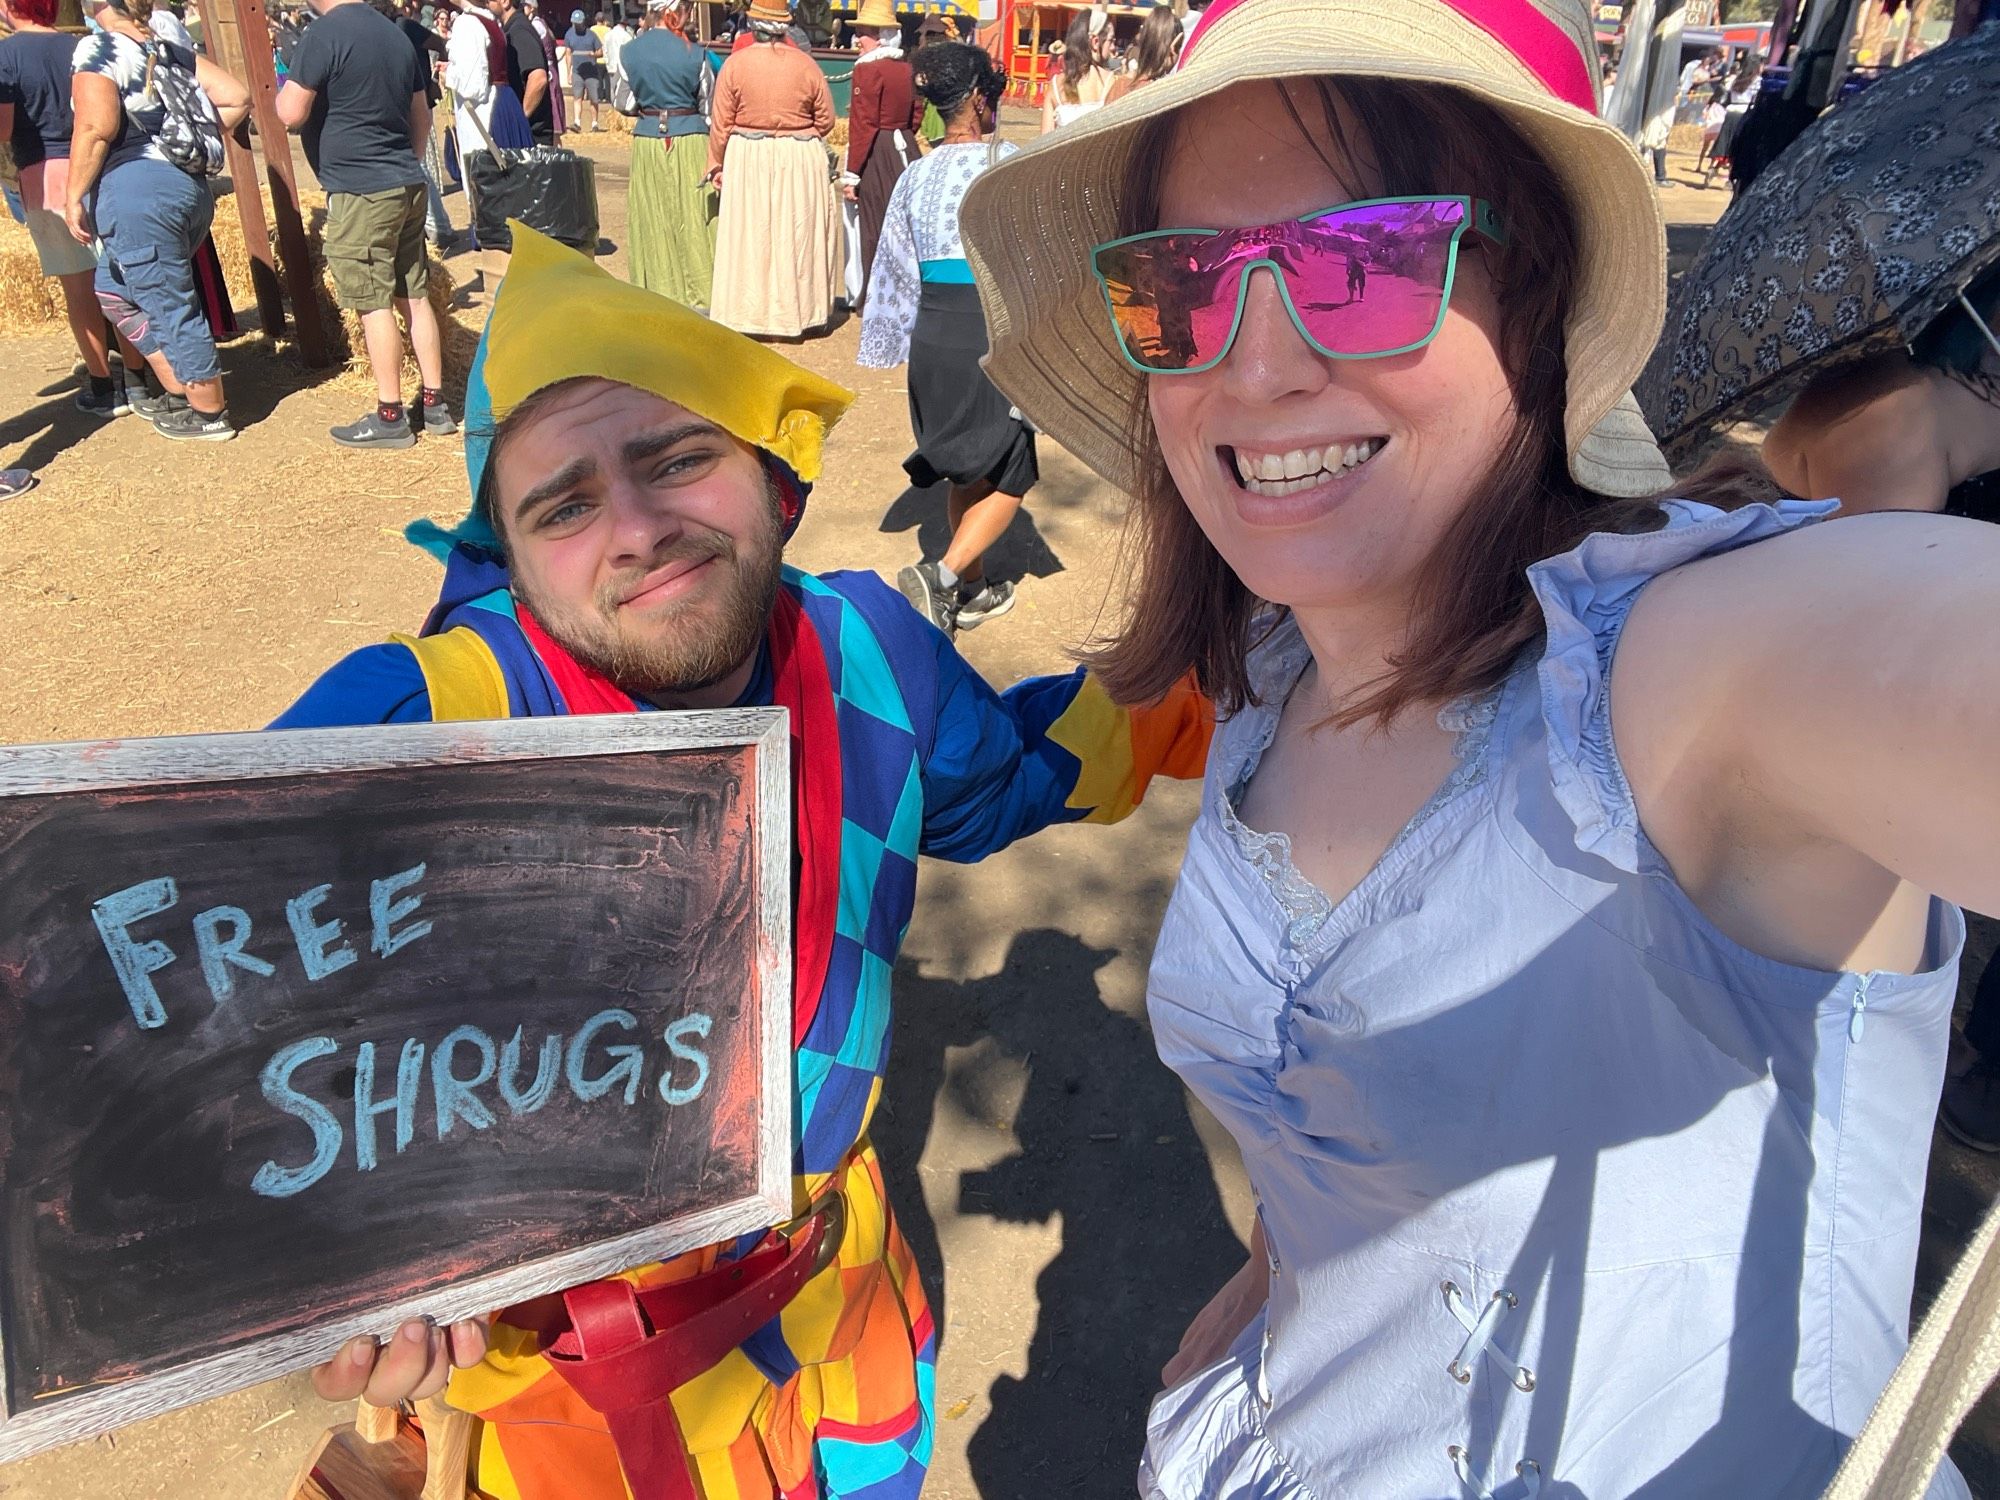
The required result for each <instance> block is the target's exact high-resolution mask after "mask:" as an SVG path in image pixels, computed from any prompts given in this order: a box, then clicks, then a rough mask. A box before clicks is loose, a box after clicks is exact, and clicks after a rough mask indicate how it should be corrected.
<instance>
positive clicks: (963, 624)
mask: <svg viewBox="0 0 2000 1500" xmlns="http://www.w3.org/2000/svg"><path fill="white" fill-rule="evenodd" d="M1013 607H1014V585H1013V584H1011V583H988V584H982V585H981V586H980V589H979V592H978V593H976V594H965V593H961V594H960V595H959V596H958V628H959V629H960V630H977V629H978V628H979V627H980V626H981V625H984V624H985V623H986V622H987V621H988V620H991V619H993V618H994V617H995V616H998V615H1004V614H1006V613H1007V611H1008V610H1010V609H1012V608H1013Z"/></svg>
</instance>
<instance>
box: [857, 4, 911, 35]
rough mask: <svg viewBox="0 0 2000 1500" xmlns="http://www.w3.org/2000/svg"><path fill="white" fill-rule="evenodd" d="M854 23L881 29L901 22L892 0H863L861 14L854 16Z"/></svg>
mask: <svg viewBox="0 0 2000 1500" xmlns="http://www.w3.org/2000/svg"><path fill="white" fill-rule="evenodd" d="M854 24H855V25H856V26H857V27H874V28H876V29H878V30H879V29H886V28H888V27H891V26H896V25H899V24H901V23H900V22H898V21H897V19H896V7H895V6H894V5H893V4H892V3H891V0H861V14H859V15H858V16H856V17H855V18H854Z"/></svg>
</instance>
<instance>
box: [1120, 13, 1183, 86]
mask: <svg viewBox="0 0 2000 1500" xmlns="http://www.w3.org/2000/svg"><path fill="white" fill-rule="evenodd" d="M1180 55H1181V18H1180V17H1179V16H1177V15H1175V14H1174V13H1173V11H1172V9H1171V8H1169V7H1168V6H1165V5H1158V6H1155V7H1154V8H1153V9H1152V10H1151V11H1149V12H1148V13H1147V15H1146V19H1145V20H1143V21H1141V22H1140V23H1139V37H1138V40H1137V41H1135V42H1133V43H1132V75H1131V76H1132V77H1133V78H1134V80H1136V81H1137V82H1139V83H1151V82H1153V81H1154V80H1155V79H1159V78H1165V77H1166V76H1167V75H1168V74H1169V73H1171V72H1173V70H1174V60H1175V59H1176V58H1178V57H1179V56H1180Z"/></svg>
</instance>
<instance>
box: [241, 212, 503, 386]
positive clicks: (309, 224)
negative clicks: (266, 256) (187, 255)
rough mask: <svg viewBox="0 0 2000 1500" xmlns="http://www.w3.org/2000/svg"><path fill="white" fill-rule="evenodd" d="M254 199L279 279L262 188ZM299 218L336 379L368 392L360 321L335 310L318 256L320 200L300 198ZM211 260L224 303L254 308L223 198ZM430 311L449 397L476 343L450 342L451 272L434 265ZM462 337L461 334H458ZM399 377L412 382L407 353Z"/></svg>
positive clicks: (245, 256)
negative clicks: (337, 368)
mask: <svg viewBox="0 0 2000 1500" xmlns="http://www.w3.org/2000/svg"><path fill="white" fill-rule="evenodd" d="M258 196H259V197H261V198H262V199H263V202H264V222H265V223H267V224H269V225H271V226H272V228H271V242H272V243H271V256H272V260H273V261H274V262H275V263H276V265H277V267H278V273H279V275H280V276H283V275H284V273H285V269H286V267H285V252H284V248H283V246H282V245H281V244H280V243H279V242H278V233H277V214H276V211H275V210H274V209H273V207H272V205H271V192H270V189H269V188H268V187H267V186H264V185H262V184H260V185H259V187H258ZM299 217H300V218H301V219H302V220H303V221H304V223H305V231H306V247H307V251H308V253H309V254H310V256H311V273H310V274H311V279H312V281H313V284H314V285H315V287H316V288H317V290H318V298H319V314H320V326H321V327H322V328H324V329H325V330H326V332H327V342H328V344H329V346H330V348H329V352H330V353H331V354H332V355H333V357H334V358H336V359H337V360H339V361H340V362H341V363H342V365H343V366H344V367H345V368H344V370H343V374H342V377H341V378H343V379H347V380H349V381H351V382H352V383H354V384H355V385H357V386H365V387H366V388H367V389H369V390H373V389H374V384H375V377H374V376H373V375H372V374H371V373H370V372H369V369H368V349H367V345H366V344H365V343H364V341H363V340H362V337H361V319H360V318H359V317H358V316H357V315H355V314H354V313H351V312H348V311H346V310H345V309H343V308H341V307H340V306H339V304H338V303H337V302H335V300H334V293H333V277H332V275H331V274H330V273H329V272H328V271H327V268H326V257H325V255H324V253H323V251H322V241H323V239H324V237H325V233H326V199H325V197H324V196H323V195H321V194H318V193H305V194H302V195H301V196H300V199H299ZM213 233H214V236H215V254H216V258H217V259H218V260H219V261H221V263H222V276H223V280H224V282H225V283H226V284H227V285H228V287H229V297H230V301H232V302H233V303H235V305H236V306H238V307H251V306H254V305H255V304H256V292H255V289H254V287H253V285H252V282H251V279H250V253H249V250H248V248H247V246H246V245H245V244H244V240H243V223H242V219H241V218H240V216H239V215H238V214H237V211H236V205H235V203H234V202H233V201H231V200H230V199H229V198H228V197H226V196H225V197H224V198H222V199H220V200H218V201H217V203H216V214H215V228H214V231H213ZM429 281H430V295H429V301H430V304H431V310H432V311H433V312H434V313H436V314H437V318H438V323H439V325H440V327H441V329H442V330H443V332H444V335H445V338H444V346H445V347H444V353H445V384H446V386H447V387H448V388H450V389H452V390H453V391H458V390H460V389H462V388H463V386H464V382H465V375H466V371H467V370H468V369H470V368H471V364H472V349H473V347H474V346H476V345H477V343H478V337H477V335H472V336H471V337H470V339H469V340H468V339H465V338H454V337H453V336H452V335H453V330H454V329H456V328H457V325H456V324H455V323H454V322H453V320H452V316H451V299H452V294H453V292H454V291H455V290H456V285H457V284H456V283H455V282H454V281H453V280H452V275H451V272H450V271H448V270H446V269H445V267H444V266H443V265H441V264H439V263H438V262H437V261H436V260H433V261H432V262H431V263H430V278H429ZM459 332H461V333H462V332H464V330H459ZM283 342H284V345H285V347H287V348H288V349H291V350H292V351H293V353H294V356H295V357H296V345H295V344H294V343H293V341H292V340H291V339H290V338H286V339H285V340H284V341H283ZM403 376H404V381H405V383H406V384H410V383H414V382H415V381H416V379H417V366H416V361H415V360H414V359H412V358H411V357H410V353H409V350H408V348H407V347H406V348H405V349H404V351H403Z"/></svg>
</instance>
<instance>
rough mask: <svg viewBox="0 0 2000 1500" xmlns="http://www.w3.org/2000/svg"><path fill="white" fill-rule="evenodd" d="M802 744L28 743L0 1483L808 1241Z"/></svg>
mask: <svg viewBox="0 0 2000 1500" xmlns="http://www.w3.org/2000/svg"><path fill="white" fill-rule="evenodd" d="M785 723H786V720H785V715H784V713H783V711H782V710H777V709H739V710H730V711H727V712H721V713H709V714H640V715H624V716H616V717H612V716H593V717H579V718H567V719H540V720H518V721H511V722H506V723H494V724H439V725H403V726H395V727H393V728H370V729H337V730H305V731H292V732H286V733H272V734H262V735H212V736H202V737H197V738H189V739H170V740H125V741H111V742H105V743H99V744H85V745H55V746H25V747H14V748H0V1380H3V1381H4V1385H3V1386H0V1397H3V1398H4V1411H0V1459H7V1458H16V1457H20V1456H21V1455H23V1454H27V1453H31V1452H34V1451H37V1450H39V1449H41V1448H45V1447H48V1446H50V1445H52V1444H55V1443H59V1442H66V1441H70V1440H73V1439H76V1438H80V1437H87V1436H90V1435H92V1434H95V1433H98V1432H102V1431H105V1430H107V1429H109V1428H112V1427H116V1426H120V1425H122V1424H124V1423H127V1422H130V1421H133V1420H136V1419H137V1418H140V1417H144V1416H150V1415H152V1414H154V1413H157V1412H160V1411H165V1410H168V1409H170V1408H172V1407H176V1406H182V1405H186V1404H188V1403H189V1402H192V1401H197V1400H201V1399H204V1398H206V1397H209V1396H214V1395H218V1394H221V1393H223V1392H225V1391H229V1390H233V1389H237V1388H240V1387H242V1386H244V1385H248V1384H251V1383H253V1382H255V1381H259V1380H264V1379H268V1378H271V1377H272V1376H275V1375H278V1374H282V1373H284V1372H286V1371H289V1370H293V1369H298V1368H300V1367H302V1366H305V1365H308V1364H313V1363H316V1362H318V1361H319V1360H322V1359H325V1358H327V1357H328V1356H329V1355H331V1354H332V1353H333V1352H334V1351H335V1350H336V1349H338V1348H339V1347H340V1346H341V1344H342V1343H344V1342H345V1341H346V1340H347V1339H350V1338H352V1337H354V1336H355V1335H356V1334H360V1333H367V1334H375V1335H382V1334H385V1333H387V1332H389V1331H390V1330H392V1329H393V1328H394V1327H395V1326H396V1325H397V1324H398V1323H400V1322H401V1321H402V1320H404V1319H406V1318H409V1317H415V1316H422V1315H428V1316H432V1317H435V1318H437V1319H439V1320H440V1321H446V1320H451V1319H456V1318H460V1317H465V1316H468V1315H470V1314H473V1313H478V1312H488V1311H492V1310H494V1309H496V1308H499V1307H503V1306H506V1305H508V1304H510V1303H512V1302H515V1301H519V1300H522V1299H524V1298H527V1297H531V1296H537V1295H540V1294H542V1293H544V1292H549V1291H554V1290H557V1289H560V1288H562V1287H567V1286H572V1285H575V1284H576V1283H578V1282H580V1281H586V1280H590V1279H592V1278H594V1277H597V1276H602V1275H605V1274H608V1273H610V1272H612V1271H616V1270H620V1269H622V1268H624V1267H626V1266H631V1265H635V1264H640V1263H642V1262H645V1261H647V1260H652V1259H659V1258H663V1257H665V1256H668V1255H672V1254H675V1253H678V1252H679V1251H682V1250H686V1249H689V1248H692V1247H694V1246H697V1245H703V1244H711V1243H714V1242H716V1241H718V1240H722V1239H726V1238H729V1237H731V1236H733V1235H736V1234H740V1233H743V1232H746V1231H749V1230H753V1229H758V1228H762V1227H765V1226H768V1225H770V1224H773V1223H776V1222H779V1221H781V1220H783V1219H785V1218H786V1217H788V1216H789V1214H790V1212H791V1180H790V1160H789V1157H790V1137H791V1053H790V1038H791V1022H790V1010H791V1006H790V995H791V921H790V910H791V901H790V870H791V840H790V837H789V829H790V791H789V781H788V773H787V743H786V730H785Z"/></svg>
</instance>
